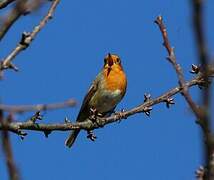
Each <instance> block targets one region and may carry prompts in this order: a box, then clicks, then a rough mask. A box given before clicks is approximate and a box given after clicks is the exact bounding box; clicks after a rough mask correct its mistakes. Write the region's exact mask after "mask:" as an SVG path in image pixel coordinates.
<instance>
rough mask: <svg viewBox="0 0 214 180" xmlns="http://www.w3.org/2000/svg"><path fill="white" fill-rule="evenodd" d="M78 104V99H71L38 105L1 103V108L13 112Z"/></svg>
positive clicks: (43, 109) (44, 109) (52, 108)
mask: <svg viewBox="0 0 214 180" xmlns="http://www.w3.org/2000/svg"><path fill="white" fill-rule="evenodd" d="M75 105H76V101H75V100H73V99H69V100H67V101H65V102H60V103H53V104H37V105H17V106H15V105H13V106H12V105H4V104H0V110H3V111H6V112H11V113H23V112H29V111H46V110H54V109H62V108H68V107H73V106H75Z"/></svg>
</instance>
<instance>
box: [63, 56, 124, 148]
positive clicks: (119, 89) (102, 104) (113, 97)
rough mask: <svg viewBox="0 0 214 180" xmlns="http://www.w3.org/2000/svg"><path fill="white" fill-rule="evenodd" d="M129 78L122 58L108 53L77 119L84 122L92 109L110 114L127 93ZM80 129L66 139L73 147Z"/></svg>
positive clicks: (67, 143)
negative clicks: (124, 69)
mask: <svg viewBox="0 0 214 180" xmlns="http://www.w3.org/2000/svg"><path fill="white" fill-rule="evenodd" d="M126 86H127V79H126V75H125V72H124V71H123V67H122V64H121V59H120V58H119V56H117V55H115V54H110V53H109V54H108V55H107V56H106V57H105V58H104V66H103V68H102V70H101V72H100V73H99V74H98V75H97V77H96V78H95V80H94V81H93V83H92V85H91V86H90V88H89V90H88V93H87V94H86V96H85V98H84V100H83V103H82V106H81V109H80V112H79V114H78V116H77V121H78V122H82V121H85V120H86V119H88V118H89V117H90V115H91V110H92V109H93V110H96V112H97V113H99V114H101V115H102V116H105V117H106V116H109V115H110V114H111V113H112V112H113V111H114V109H115V107H116V106H117V104H118V103H119V102H120V101H121V99H122V98H123V97H124V95H125V93H126ZM79 132H80V130H74V131H72V132H71V134H70V136H69V137H68V138H67V140H66V141H65V144H66V146H68V147H71V146H72V145H73V143H74V141H75V140H76V138H77V135H78V134H79Z"/></svg>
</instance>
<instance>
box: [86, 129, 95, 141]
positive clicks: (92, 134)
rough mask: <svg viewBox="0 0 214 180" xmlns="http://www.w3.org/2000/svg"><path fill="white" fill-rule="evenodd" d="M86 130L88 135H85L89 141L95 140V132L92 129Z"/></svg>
mask: <svg viewBox="0 0 214 180" xmlns="http://www.w3.org/2000/svg"><path fill="white" fill-rule="evenodd" d="M87 132H88V135H87V138H88V139H90V140H91V141H95V140H96V139H97V136H95V134H94V132H93V131H92V130H89V131H87Z"/></svg>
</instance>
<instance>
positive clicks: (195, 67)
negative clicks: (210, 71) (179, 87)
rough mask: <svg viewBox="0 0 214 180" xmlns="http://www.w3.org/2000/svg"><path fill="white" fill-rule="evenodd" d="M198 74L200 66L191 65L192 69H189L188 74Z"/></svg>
mask: <svg viewBox="0 0 214 180" xmlns="http://www.w3.org/2000/svg"><path fill="white" fill-rule="evenodd" d="M199 72H200V66H197V65H195V64H192V69H191V71H190V73H192V74H198V73H199Z"/></svg>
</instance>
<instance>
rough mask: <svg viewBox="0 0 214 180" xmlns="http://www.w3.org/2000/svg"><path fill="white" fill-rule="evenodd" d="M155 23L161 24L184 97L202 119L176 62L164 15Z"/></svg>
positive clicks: (166, 46)
mask: <svg viewBox="0 0 214 180" xmlns="http://www.w3.org/2000/svg"><path fill="white" fill-rule="evenodd" d="M155 23H156V24H157V25H158V26H159V28H160V31H161V33H162V36H163V40H164V43H163V44H164V46H165V48H166V50H167V52H168V55H169V56H168V57H167V59H168V60H169V62H170V63H171V64H172V66H173V68H174V69H175V71H176V73H177V76H178V79H179V85H180V86H181V88H182V94H183V96H184V98H185V99H186V101H187V102H188V104H189V106H190V107H191V109H192V110H193V112H194V113H195V115H196V117H197V118H198V119H201V118H202V114H201V110H200V109H199V108H198V107H197V105H196V104H195V103H194V101H193V100H192V98H191V96H190V94H189V92H188V88H187V87H186V85H185V79H184V75H183V72H182V69H181V66H180V65H179V64H177V62H176V56H175V52H174V48H172V47H171V46H170V42H169V39H168V35H167V30H166V27H165V25H164V23H163V18H162V16H158V17H157V18H156V20H155Z"/></svg>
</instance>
